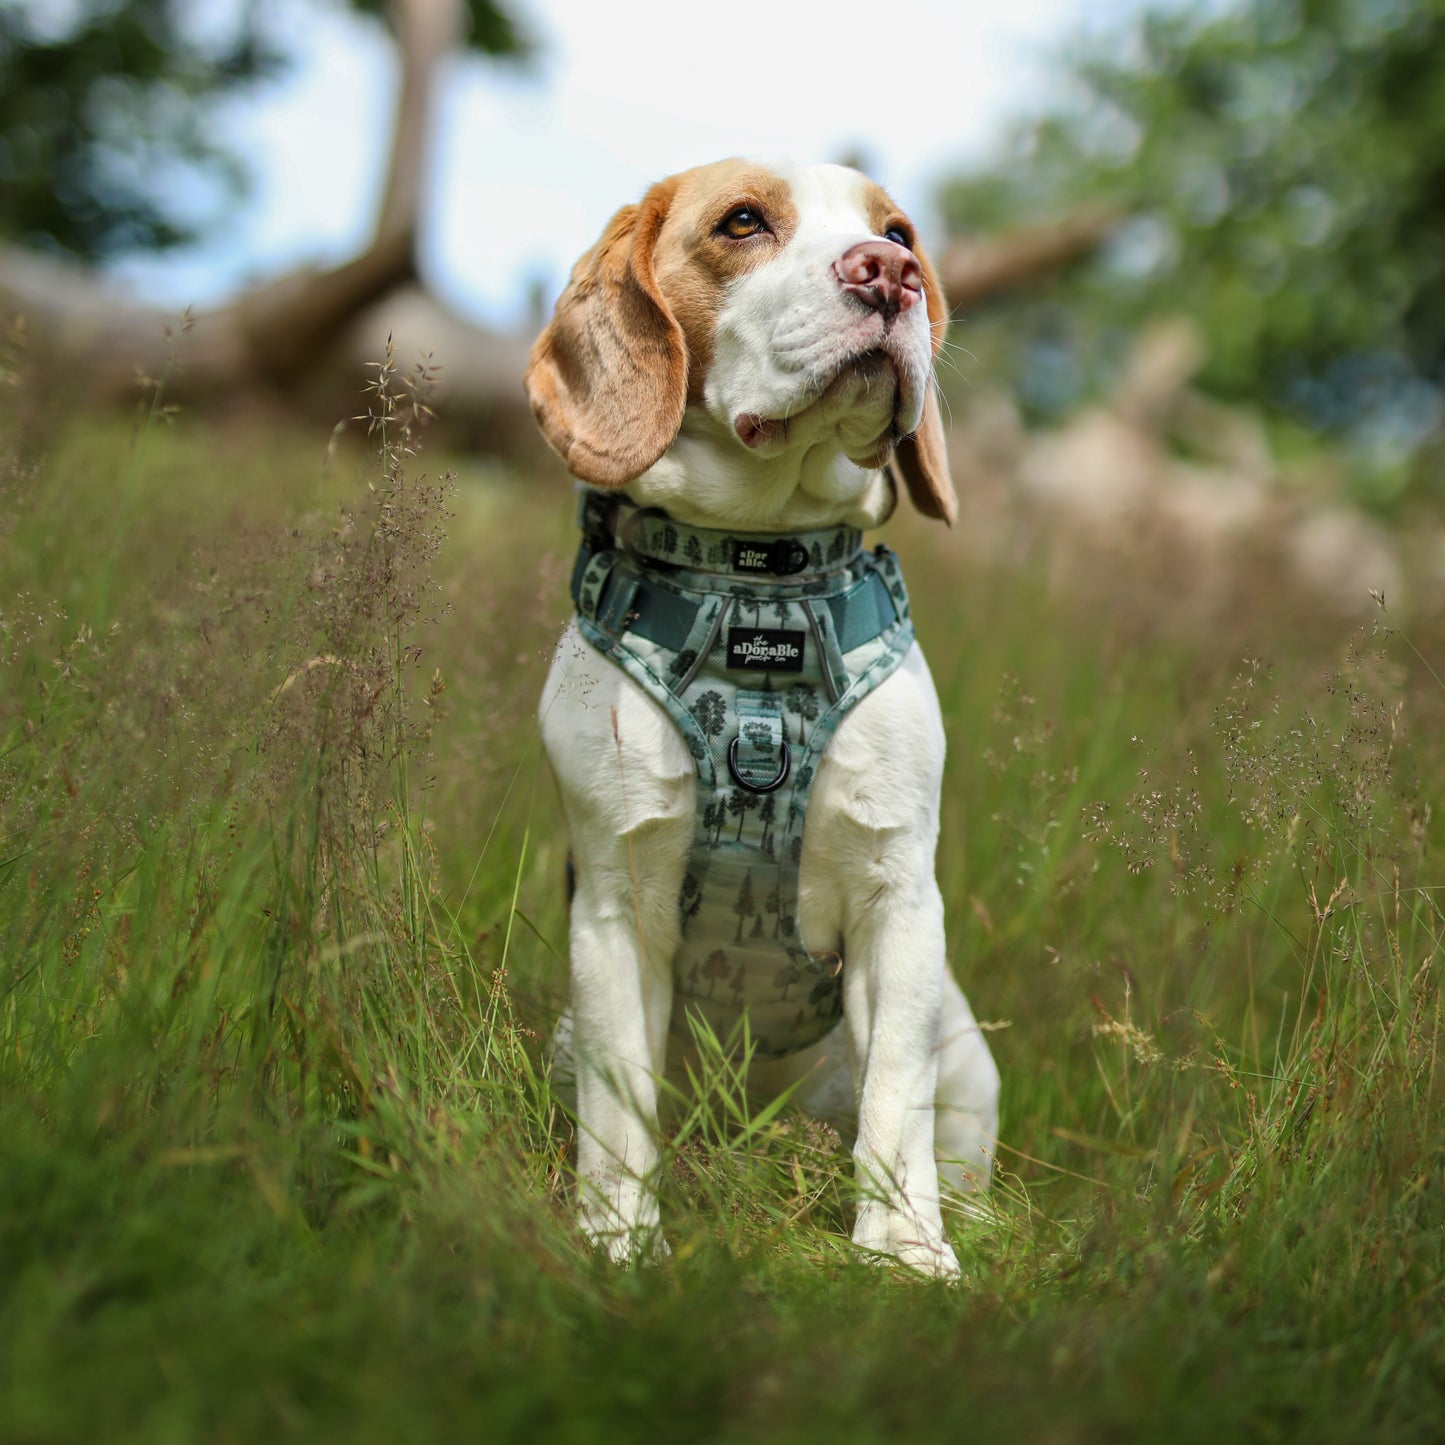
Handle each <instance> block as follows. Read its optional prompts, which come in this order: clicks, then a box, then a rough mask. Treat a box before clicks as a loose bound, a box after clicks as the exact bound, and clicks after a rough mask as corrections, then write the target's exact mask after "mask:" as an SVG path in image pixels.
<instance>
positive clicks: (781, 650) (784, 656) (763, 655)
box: [728, 627, 808, 672]
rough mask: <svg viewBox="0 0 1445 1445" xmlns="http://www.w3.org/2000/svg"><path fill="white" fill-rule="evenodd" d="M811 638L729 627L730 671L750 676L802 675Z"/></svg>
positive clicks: (774, 629)
mask: <svg viewBox="0 0 1445 1445" xmlns="http://www.w3.org/2000/svg"><path fill="white" fill-rule="evenodd" d="M807 636H808V634H807V633H806V632H792V631H789V630H787V629H785V628H780V627H729V628H728V667H729V668H730V669H732V668H742V669H745V670H747V671H749V672H802V670H803V643H804V641H805V640H806V639H807Z"/></svg>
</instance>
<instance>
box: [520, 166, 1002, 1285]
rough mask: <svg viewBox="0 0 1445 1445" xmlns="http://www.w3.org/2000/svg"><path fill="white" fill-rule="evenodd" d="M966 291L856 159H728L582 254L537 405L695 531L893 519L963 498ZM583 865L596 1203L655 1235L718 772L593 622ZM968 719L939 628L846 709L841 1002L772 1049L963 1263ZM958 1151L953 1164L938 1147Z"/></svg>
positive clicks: (544, 351)
mask: <svg viewBox="0 0 1445 1445" xmlns="http://www.w3.org/2000/svg"><path fill="white" fill-rule="evenodd" d="M945 321H946V315H945V309H944V303H943V297H942V294H941V292H940V289H939V286H938V282H937V279H936V277H935V276H934V273H933V270H932V267H931V266H930V264H929V262H928V260H927V258H926V257H925V255H924V253H923V251H922V250H921V248H920V247H919V245H918V242H917V239H916V236H915V232H914V228H913V226H912V224H911V223H910V221H909V220H908V218H907V217H906V216H905V215H904V214H903V212H902V211H900V210H899V209H898V207H897V206H896V205H894V204H893V202H892V201H891V200H890V199H889V197H888V196H887V194H886V193H885V192H884V191H883V190H882V189H881V188H880V187H879V186H877V185H875V184H874V183H872V182H871V181H869V180H867V179H865V178H864V177H863V176H862V175H860V174H858V173H857V172H856V171H853V170H848V169H846V168H844V167H840V166H807V167H802V166H794V165H791V164H776V163H769V164H759V163H753V162H747V161H739V160H731V161H723V162H720V163H718V164H716V165H711V166H704V167H701V168H699V169H697V170H692V171H688V172H685V173H684V174H682V175H678V176H674V177H672V178H671V179H669V180H666V181H663V182H661V183H660V184H658V185H656V186H654V187H653V188H652V189H651V190H650V191H649V192H648V193H647V195H646V196H645V197H644V198H643V200H642V203H641V204H640V205H636V206H627V207H625V208H624V209H622V210H621V211H619V212H618V213H617V215H616V216H615V217H613V219H612V221H611V222H610V223H609V225H608V226H607V229H606V230H605V232H604V233H603V235H602V238H601V240H600V241H599V242H598V243H597V245H596V246H594V247H593V248H592V250H590V251H589V252H588V253H587V254H586V255H585V256H583V257H582V259H581V260H580V261H579V262H578V263H577V266H576V267H575V269H574V270H573V273H572V277H571V280H570V282H569V284H568V286H567V288H566V290H565V291H564V292H563V294H562V297H561V299H560V300H559V301H558V303H557V310H556V315H555V316H554V318H553V320H552V321H551V323H550V324H549V325H548V327H547V328H546V330H545V331H544V332H543V334H542V335H541V337H540V338H539V339H538V341H537V343H536V346H535V347H534V349H533V352H532V357H531V363H530V366H529V368H528V373H527V388H528V393H529V395H530V398H531V401H532V406H533V410H534V411H535V413H536V415H537V418H538V421H539V422H540V424H541V426H542V429H543V431H544V432H545V433H546V436H547V438H548V440H549V441H550V442H551V444H552V445H553V446H554V447H555V448H556V449H557V451H558V452H560V453H561V455H562V456H563V458H564V459H565V460H566V462H567V465H568V467H569V468H570V470H571V471H572V472H573V473H574V475H576V476H577V477H578V478H579V479H580V480H581V481H582V482H584V483H586V484H587V485H589V486H590V487H594V488H602V489H612V488H621V489H625V493H626V495H627V496H628V497H629V498H631V499H632V500H633V501H635V502H636V503H638V504H640V505H641V506H644V507H649V508H659V509H662V510H663V511H665V512H666V513H667V514H668V515H669V516H670V517H672V518H674V519H676V520H677V521H679V522H681V523H683V524H686V525H689V526H696V527H709V528H720V529H735V530H737V531H748V532H753V533H776V532H784V531H788V530H795V531H796V530H803V529H816V528H822V527H827V526H834V525H839V524H846V525H849V526H853V527H857V528H859V529H863V528H872V527H876V526H878V525H879V524H880V523H881V522H883V521H884V520H885V519H886V518H887V517H888V515H889V514H890V513H891V511H892V510H893V507H894V503H895V483H894V478H893V476H891V475H890V473H889V471H888V470H887V466H888V464H889V462H890V459H891V460H892V461H893V464H894V466H895V467H896V470H897V471H898V472H899V473H901V476H902V479H903V481H904V482H905V483H906V485H907V488H908V491H909V493H910V495H911V497H912V500H913V502H914V503H915V505H917V506H918V508H919V509H920V510H921V511H923V512H924V513H926V514H927V515H928V516H931V517H937V518H940V519H942V520H944V521H946V522H951V521H952V520H953V516H954V512H955V506H956V502H955V497H954V492H953V487H952V483H951V481H950V479H949V476H948V470H947V457H946V453H945V448H944V435H943V428H942V424H941V420H940V417H939V412H938V406H937V402H936V400H935V397H934V394H933V358H934V355H935V353H936V352H937V351H938V350H939V349H940V348H941V346H942V344H943V332H944V326H945ZM541 716H542V730H543V737H544V740H545V743H546V748H547V753H548V756H549V758H550V760H551V764H552V768H553V770H554V772H555V774H556V777H557V781H558V783H559V785H560V788H561V793H562V799H563V805H564V808H565V811H566V815H567V821H568V824H569V827H570V830H571V837H572V848H573V852H574V856H575V860H576V876H577V890H576V896H575V899H574V901H573V905H572V918H571V975H572V976H571V1007H570V1011H569V1013H570V1018H564V1020H563V1024H562V1026H561V1029H560V1030H559V1039H560V1042H561V1047H562V1050H563V1051H564V1052H567V1053H570V1054H571V1056H572V1062H573V1066H574V1068H575V1076H576V1086H577V1108H578V1116H579V1120H580V1126H581V1129H580V1137H579V1144H578V1154H579V1160H578V1162H579V1170H580V1174H581V1177H582V1181H583V1187H582V1199H581V1219H582V1227H583V1229H584V1230H585V1231H586V1232H587V1234H588V1235H589V1236H590V1237H591V1238H592V1239H594V1240H595V1241H598V1242H599V1243H602V1244H605V1246H606V1247H607V1249H608V1250H609V1252H610V1253H611V1255H612V1256H613V1257H614V1258H616V1259H627V1258H630V1257H633V1256H635V1255H638V1254H643V1253H646V1252H648V1251H650V1250H653V1249H656V1248H658V1247H659V1246H660V1243H661V1241H660V1237H659V1236H658V1233H657V1230H658V1205H657V1199H656V1195H655V1193H654V1192H653V1188H652V1184H651V1180H652V1175H653V1172H654V1170H655V1168H656V1166H657V1163H658V1147H657V1101H658V1081H659V1079H660V1078H661V1077H662V1076H663V1074H664V1070H665V1068H666V1067H667V1066H668V1064H671V1065H672V1066H673V1070H674V1071H675V1070H676V1066H677V1064H678V1062H679V1058H678V1055H679V1052H680V1050H681V1049H682V1048H684V1047H686V1044H685V1043H682V1042H680V1041H678V1040H677V1039H674V1040H673V1041H672V1055H673V1056H672V1058H671V1059H669V1058H668V1057H667V1053H668V1027H669V1016H670V1013H671V1007H672V993H673V975H672V964H671V960H672V957H673V954H674V951H675V950H676V948H677V946H678V942H679V936H680V928H681V917H680V909H679V902H678V899H679V889H680V886H681V884H682V880H683V873H684V865H685V863H686V860H687V858H688V854H689V849H690V846H691V843H692V838H693V830H694V823H693V811H694V803H695V799H696V795H697V768H696V765H695V763H694V759H693V757H692V756H690V755H689V752H688V750H687V748H686V747H685V746H684V743H683V739H682V737H681V735H680V734H679V732H678V730H677V728H676V727H675V726H674V725H673V723H672V721H671V720H670V719H669V717H668V716H667V714H666V713H665V712H664V710H663V709H662V708H661V707H660V706H659V705H658V703H657V702H656V701H654V700H653V699H652V698H651V697H649V696H647V695H646V694H645V693H644V692H643V691H642V690H641V688H639V686H638V685H637V684H636V683H635V682H633V681H632V679H630V678H629V677H628V676H627V675H626V674H625V673H624V672H623V671H622V670H621V669H620V668H619V667H616V666H614V665H612V664H611V663H610V662H609V661H608V660H606V659H605V658H604V657H602V656H601V655H600V654H599V653H597V652H596V651H595V650H594V649H593V648H591V647H590V646H589V644H588V643H587V642H586V641H585V640H584V639H583V637H582V636H581V634H580V633H579V631H578V630H577V627H576V623H575V621H574V623H573V624H572V625H571V626H570V627H569V628H568V630H567V632H566V634H564V636H563V638H562V641H561V644H560V645H559V647H558V649H557V654H556V658H555V660H554V662H553V665H552V671H551V674H550V676H549V677H548V680H547V685H546V690H545V693H544V695H543V701H542V711H541ZM943 761H944V733H943V724H942V719H941V717H940V712H939V706H938V700H937V696H936V694H935V691H934V687H933V682H932V679H931V678H930V676H929V672H928V668H927V665H926V664H925V663H924V660H923V655H922V653H921V652H920V651H919V649H918V647H917V646H916V645H915V646H913V647H912V649H911V651H909V652H908V654H907V656H906V657H905V658H904V660H903V663H902V665H900V666H898V667H897V669H896V671H894V672H893V673H892V675H891V676H889V677H888V678H887V680H886V681H885V682H883V683H882V684H881V685H880V686H879V687H877V689H876V690H875V691H874V692H872V693H871V694H869V695H868V696H867V697H866V698H865V699H864V700H863V701H862V702H861V703H860V704H859V705H858V706H857V707H856V709H855V710H854V711H852V712H851V713H849V714H848V715H847V716H846V718H845V719H844V720H843V722H842V724H841V725H840V726H839V728H838V731H837V733H836V735H835V736H834V738H833V740H832V742H831V744H830V745H829V746H828V750H827V752H826V754H825V755H824V757H823V761H822V763H821V765H820V766H819V767H818V769H817V773H816V778H815V781H814V782H813V786H812V796H811V800H810V802H809V805H808V812H807V817H806V826H805V831H804V836H803V847H802V857H801V875H800V882H799V898H798V903H799V913H800V920H799V921H800V924H801V928H802V931H803V932H804V933H805V934H806V935H807V936H808V937H809V938H810V940H814V941H813V942H812V944H811V946H812V947H813V948H821V949H831V950H834V951H836V952H837V953H839V954H840V955H842V956H843V957H844V958H845V960H846V964H845V967H844V972H843V980H844V981H843V1002H844V1016H843V1023H842V1026H841V1027H838V1028H835V1029H834V1030H833V1032H832V1033H831V1034H829V1035H828V1036H827V1037H825V1038H824V1039H823V1040H822V1042H821V1043H819V1044H816V1045H814V1046H812V1047H810V1048H808V1049H806V1050H805V1051H803V1052H802V1053H798V1054H794V1055H792V1056H791V1057H787V1058H784V1059H779V1060H773V1061H766V1062H763V1061H755V1062H754V1064H753V1066H752V1069H751V1074H750V1078H749V1084H750V1087H751V1088H752V1089H754V1090H755V1091H757V1092H759V1093H761V1092H776V1091H778V1090H781V1089H783V1088H786V1087H788V1086H790V1085H796V1087H797V1094H796V1097H797V1099H798V1101H799V1103H801V1104H802V1105H803V1107H805V1108H807V1109H809V1110H810V1111H811V1112H814V1113H816V1114H818V1115H819V1116H821V1117H824V1118H828V1119H830V1120H833V1121H835V1122H839V1123H842V1124H844V1125H845V1127H848V1126H851V1124H852V1123H853V1121H856V1126H857V1135H856V1143H855V1145H854V1151H853V1152H854V1159H855V1163H856V1169H857V1176H858V1181H859V1185H860V1194H861V1201H862V1202H861V1203H860V1205H859V1209H858V1216H857V1222H856V1226H855V1228H854V1231H853V1239H854V1242H855V1243H856V1244H857V1245H859V1246H861V1247H863V1248H865V1249H867V1250H870V1251H875V1252H878V1253H881V1254H884V1255H888V1256H892V1257H895V1258H896V1259H898V1260H900V1261H902V1262H904V1263H906V1264H908V1265H910V1266H913V1267H915V1268H918V1269H921V1270H924V1271H927V1272H929V1273H933V1274H936V1275H940V1276H944V1277H951V1276H953V1275H955V1274H956V1273H957V1270H958V1265H957V1262H956V1260H955V1258H954V1255H953V1251H952V1250H951V1248H950V1247H949V1245H948V1243H947V1241H946V1240H945V1238H944V1234H943V1224H942V1217H941V1211H940V1178H941V1179H942V1181H943V1183H944V1185H945V1190H946V1191H949V1190H951V1191H960V1192H967V1191H969V1190H975V1189H979V1188H983V1187H986V1186H987V1183H988V1181H989V1176H990V1172H991V1151H992V1148H993V1143H994V1136H995V1132H996V1127H997V1098H998V1073H997V1070H996V1068H995V1067H994V1063H993V1059H992V1057H991V1056H990V1053H989V1050H988V1047H987V1045H986V1043H985V1041H984V1039H983V1037H982V1035H981V1034H980V1032H979V1030H978V1027H977V1025H976V1023H975V1021H974V1018H973V1015H972V1013H971V1012H970V1011H969V1007H968V1004H967V1002H966V1001H965V999H964V996H963V994H962V992H961V991H960V989H959V987H958V985H957V983H956V982H955V981H954V979H953V976H952V974H951V973H950V971H949V968H948V964H947V959H946V955H945V946H944V921H943V900H942V897H941V896H940V893H939V890H938V886H937V883H936V882H935V879H934V850H935V845H936V841H937V837H938V800H939V786H940V782H941V779H942V773H943ZM935 1155H936V1159H937V1162H935Z"/></svg>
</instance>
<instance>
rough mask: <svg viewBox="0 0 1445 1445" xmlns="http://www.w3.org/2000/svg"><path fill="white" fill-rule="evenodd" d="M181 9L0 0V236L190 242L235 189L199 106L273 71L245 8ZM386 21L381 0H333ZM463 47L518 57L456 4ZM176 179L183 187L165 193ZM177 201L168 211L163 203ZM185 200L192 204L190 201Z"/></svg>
mask: <svg viewBox="0 0 1445 1445" xmlns="http://www.w3.org/2000/svg"><path fill="white" fill-rule="evenodd" d="M198 8H199V7H195V6H192V5H189V4H188V3H187V0H80V3H77V4H75V5H71V6H64V7H56V6H54V5H53V4H47V3H46V0H0V192H3V194H4V196H5V205H4V208H3V210H0V235H3V236H4V237H5V238H6V239H8V240H11V241H14V242H17V243H19V244H21V245H24V246H30V247H34V248H37V249H43V250H49V251H59V252H63V253H68V254H70V255H72V256H75V257H78V258H79V259H81V260H84V261H88V262H95V261H101V260H104V259H106V258H108V257H111V256H114V255H117V254H119V253H122V252H126V251H134V250H155V249H162V248H165V247H170V246H175V245H179V244H182V243H185V242H189V241H193V240H195V239H196V238H197V237H198V236H199V235H200V234H202V233H203V232H204V231H205V230H206V229H207V228H208V227H209V226H211V225H213V224H215V223H216V222H217V221H218V220H220V219H221V218H222V217H223V216H224V215H225V213H226V211H227V209H228V207H229V206H230V205H232V204H234V203H235V202H236V201H237V200H238V199H239V198H240V197H241V195H242V194H244V189H245V183H246V179H247V174H248V173H247V169H246V165H245V162H244V160H243V159H242V158H241V157H239V156H238V155H236V154H235V152H234V151H232V150H231V149H229V148H228V147H227V146H226V145H224V144H223V143H222V142H220V141H219V140H217V139H216V138H215V137H214V135H213V134H212V133H211V131H210V129H209V128H208V126H207V123H206V121H207V109H208V107H209V106H210V105H211V104H212V103H213V102H214V101H215V100H216V99H218V98H219V97H221V96H224V95H227V94H230V93H234V92H236V91H238V90H241V89H243V88H244V87H246V86H249V85H253V84H255V83H256V82H258V81H261V80H263V79H266V78H269V77H271V76H273V75H275V74H277V73H278V71H280V70H281V69H282V68H284V66H285V65H286V64H287V62H288V60H289V59H290V56H289V55H288V53H287V51H286V49H285V46H284V44H283V42H282V40H281V37H280V36H279V35H278V34H277V33H275V32H274V30H273V29H272V28H271V26H270V24H269V23H268V20H267V16H266V11H265V10H264V8H263V7H259V6H257V5H256V4H255V3H254V0H248V3H243V4H239V5H238V6H237V7H236V9H235V11H234V13H233V14H232V16H231V18H230V20H229V21H228V22H226V23H221V24H218V23H217V21H216V18H215V13H214V12H208V15H207V18H206V23H204V24H203V23H201V20H200V18H199V17H198V15H197V10H198ZM347 8H350V9H351V10H354V11H356V12H358V13H360V14H364V15H368V16H371V17H373V18H375V19H377V20H378V21H381V22H387V21H388V20H389V18H390V16H391V13H392V12H391V5H390V4H389V3H388V0H347ZM464 9H465V11H466V13H467V18H468V21H469V28H470V37H469V38H470V44H471V46H472V47H473V48H475V49H477V50H480V51H482V52H484V53H486V54H489V55H495V56H499V57H521V56H524V55H526V54H528V53H529V50H530V46H529V43H528V41H527V39H526V37H525V36H524V35H523V34H522V33H521V32H520V31H519V29H518V28H517V27H516V25H515V24H514V23H513V21H512V20H511V18H510V17H509V15H508V13H507V12H506V11H505V10H503V9H502V8H501V7H500V6H499V5H498V4H497V3H495V0H465V3H464ZM178 173H188V175H189V178H190V180H191V181H192V182H193V184H191V185H188V186H185V187H181V186H177V185H176V184H175V178H176V176H177V174H178ZM181 194H185V195H187V196H189V197H190V198H191V200H190V202H189V204H182V203H181V202H179V201H178V199H177V197H178V196H179V195H181ZM198 198H199V203H198Z"/></svg>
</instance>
